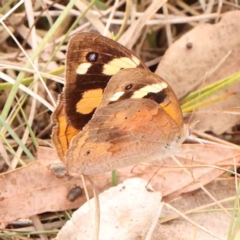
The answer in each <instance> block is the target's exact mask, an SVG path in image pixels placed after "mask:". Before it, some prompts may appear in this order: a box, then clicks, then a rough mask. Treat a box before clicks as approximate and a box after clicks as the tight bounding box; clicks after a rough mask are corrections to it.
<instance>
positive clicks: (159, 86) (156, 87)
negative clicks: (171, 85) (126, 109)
mask: <svg viewBox="0 0 240 240" xmlns="http://www.w3.org/2000/svg"><path fill="white" fill-rule="evenodd" d="M167 87H168V85H167V83H165V82H162V83H156V84H152V85H148V86H145V87H143V88H140V89H139V90H137V91H135V92H134V93H133V95H132V97H131V98H143V97H145V96H146V95H147V94H148V93H158V92H161V91H162V90H163V89H165V88H167Z"/></svg>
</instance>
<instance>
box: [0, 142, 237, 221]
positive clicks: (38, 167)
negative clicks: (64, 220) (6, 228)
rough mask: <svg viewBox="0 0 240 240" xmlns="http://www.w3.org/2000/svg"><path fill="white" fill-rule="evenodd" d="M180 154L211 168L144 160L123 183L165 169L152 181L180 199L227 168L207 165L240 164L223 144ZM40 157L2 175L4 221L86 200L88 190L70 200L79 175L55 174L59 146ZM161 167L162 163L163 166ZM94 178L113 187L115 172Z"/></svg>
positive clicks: (102, 186)
mask: <svg viewBox="0 0 240 240" xmlns="http://www.w3.org/2000/svg"><path fill="white" fill-rule="evenodd" d="M179 152H180V153H179V154H178V155H179V156H181V157H180V158H179V161H180V162H181V164H183V166H185V165H187V166H191V167H195V166H196V165H200V164H202V165H205V167H203V168H194V169H189V171H190V172H191V174H187V173H186V172H185V171H184V169H183V168H181V167H179V166H178V165H177V163H175V162H174V161H173V160H172V159H166V160H165V163H164V164H163V162H155V164H157V165H158V167H156V166H154V165H144V164H138V165H137V166H135V167H133V166H131V167H127V168H123V169H119V170H118V181H119V182H123V181H124V180H125V179H128V178H133V177H140V178H143V179H145V180H147V181H149V180H150V179H151V177H152V176H153V174H154V173H155V172H156V171H157V170H159V171H158V172H157V174H156V175H155V176H154V177H153V179H152V180H151V185H152V186H153V188H154V189H155V190H156V191H161V192H162V194H163V196H164V197H165V198H166V196H168V199H172V196H174V197H176V196H179V195H180V194H182V193H184V192H186V191H190V190H191V191H192V190H193V189H197V188H199V184H198V182H196V180H197V181H201V184H207V183H209V182H210V181H212V178H213V177H212V176H214V177H217V176H219V175H220V174H221V173H222V172H223V171H219V170H217V169H214V168H211V167H208V166H206V165H217V164H219V163H222V162H223V161H227V162H225V163H224V168H228V167H230V166H231V165H232V164H233V158H234V157H235V159H236V162H237V161H238V160H239V159H240V150H238V149H233V148H229V147H222V146H220V147H218V146H212V145H197V144H196V145H195V144H194V145H193V144H191V145H188V144H184V145H183V146H182V147H181V148H180V149H179ZM38 158H40V159H41V160H38V161H36V162H34V163H32V164H29V165H27V166H26V167H23V168H19V169H16V170H14V171H11V172H7V173H4V174H1V175H0V189H1V201H0V208H1V212H0V219H1V221H2V222H8V221H12V220H15V219H18V218H25V217H29V216H32V215H34V214H38V213H42V212H47V211H60V210H66V209H72V208H78V207H79V206H81V205H82V204H83V203H84V202H85V194H84V193H83V194H82V196H81V197H80V198H78V199H77V200H75V201H74V202H71V201H69V200H68V199H67V196H68V194H69V191H70V190H71V189H73V188H74V187H76V186H80V187H81V188H82V183H81V181H80V180H79V179H73V178H70V177H67V176H64V177H62V178H59V177H56V176H55V175H54V174H53V172H52V171H51V166H52V165H56V164H60V163H61V162H60V161H59V160H57V156H56V152H55V150H53V149H50V148H40V149H39V151H38ZM226 164H227V165H226ZM159 166H162V167H161V168H160V169H159ZM91 179H92V180H93V182H94V183H95V184H96V187H97V189H98V191H99V192H102V191H104V190H106V189H108V188H109V187H110V186H111V173H110V172H108V173H104V174H100V175H96V176H91ZM176 180H177V181H176ZM191 184H192V185H191ZM190 187H191V188H190ZM87 188H88V191H89V195H90V197H91V196H92V191H91V189H92V187H91V186H90V185H89V184H88V183H87ZM169 196H171V198H169Z"/></svg>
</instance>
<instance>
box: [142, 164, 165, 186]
mask: <svg viewBox="0 0 240 240" xmlns="http://www.w3.org/2000/svg"><path fill="white" fill-rule="evenodd" d="M164 164H165V162H164V160H163V164H162V166H163V165H164ZM162 166H160V167H158V169H157V171H155V172H154V174H153V175H152V176H151V178H150V179H149V180H148V183H147V185H146V189H148V185H149V184H150V182H151V181H152V179H153V178H154V177H155V176H156V174H157V173H158V171H159V170H160V169H161V168H162Z"/></svg>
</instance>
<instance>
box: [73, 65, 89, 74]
mask: <svg viewBox="0 0 240 240" xmlns="http://www.w3.org/2000/svg"><path fill="white" fill-rule="evenodd" d="M91 66H92V64H91V63H81V64H79V66H78V68H77V70H76V72H77V73H78V74H80V75H82V74H86V72H87V71H88V69H89V68H90V67H91Z"/></svg>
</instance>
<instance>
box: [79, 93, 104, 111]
mask: <svg viewBox="0 0 240 240" xmlns="http://www.w3.org/2000/svg"><path fill="white" fill-rule="evenodd" d="M102 93H103V90H102V89H101V88H98V89H93V90H89V91H86V92H84V93H83V96H82V99H81V100H80V101H79V102H78V103H77V106H76V108H77V112H79V113H81V114H89V113H91V112H93V110H94V109H95V108H96V107H98V106H99V104H100V102H101V100H102Z"/></svg>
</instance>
